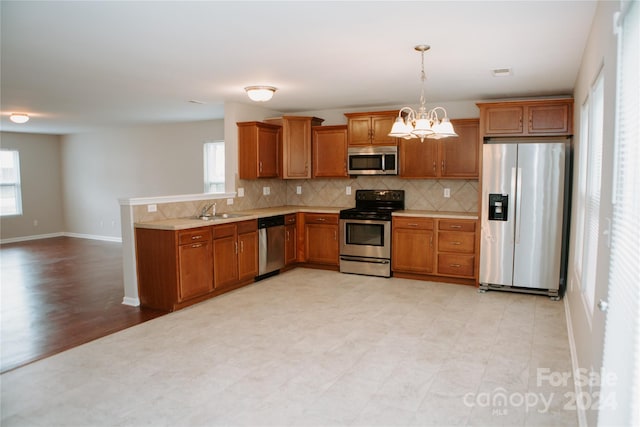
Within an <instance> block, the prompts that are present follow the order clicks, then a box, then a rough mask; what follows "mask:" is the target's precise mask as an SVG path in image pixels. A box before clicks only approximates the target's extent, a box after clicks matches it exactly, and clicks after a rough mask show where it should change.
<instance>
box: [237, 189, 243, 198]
mask: <svg viewBox="0 0 640 427" xmlns="http://www.w3.org/2000/svg"><path fill="white" fill-rule="evenodd" d="M238 197H244V188H243V187H240V188H238Z"/></svg>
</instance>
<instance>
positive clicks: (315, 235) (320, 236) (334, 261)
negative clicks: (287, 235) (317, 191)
mask: <svg viewBox="0 0 640 427" xmlns="http://www.w3.org/2000/svg"><path fill="white" fill-rule="evenodd" d="M304 243H305V262H307V263H310V264H319V265H327V266H333V267H337V266H338V265H339V263H340V258H339V251H340V243H339V239H338V215H337V214H320V213H306V214H304Z"/></svg>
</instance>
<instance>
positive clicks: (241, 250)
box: [240, 240, 244, 253]
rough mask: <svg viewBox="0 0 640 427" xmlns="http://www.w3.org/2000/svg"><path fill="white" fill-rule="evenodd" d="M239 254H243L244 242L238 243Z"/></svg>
mask: <svg viewBox="0 0 640 427" xmlns="http://www.w3.org/2000/svg"><path fill="white" fill-rule="evenodd" d="M240 252H241V253H244V240H242V241H241V242H240Z"/></svg>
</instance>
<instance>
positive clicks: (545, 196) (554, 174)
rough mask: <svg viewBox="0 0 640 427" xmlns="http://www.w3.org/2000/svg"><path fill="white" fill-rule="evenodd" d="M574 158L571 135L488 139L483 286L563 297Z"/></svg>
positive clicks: (484, 165) (484, 161) (484, 173)
mask: <svg viewBox="0 0 640 427" xmlns="http://www.w3.org/2000/svg"><path fill="white" fill-rule="evenodd" d="M570 159H571V155H570V144H569V140H568V139H562V140H558V139H555V140H553V141H544V142H541V140H540V139H534V140H525V139H522V140H515V141H505V140H490V139H489V140H487V141H485V143H484V144H483V159H482V213H481V220H482V222H481V242H480V276H479V282H480V291H486V290H507V291H515V292H526V293H536V294H543V295H548V296H549V297H551V298H553V299H558V298H559V297H560V296H562V294H563V293H564V288H565V287H566V284H565V281H566V256H567V233H568V218H569V202H568V201H569V197H570V194H569V192H570V187H569V183H570V181H569V180H570V176H569V175H570V172H571V162H570Z"/></svg>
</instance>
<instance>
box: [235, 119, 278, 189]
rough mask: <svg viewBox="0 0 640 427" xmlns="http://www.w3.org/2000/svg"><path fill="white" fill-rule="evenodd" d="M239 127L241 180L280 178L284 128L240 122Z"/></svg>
mask: <svg viewBox="0 0 640 427" xmlns="http://www.w3.org/2000/svg"><path fill="white" fill-rule="evenodd" d="M237 125H238V169H239V170H238V174H239V176H240V179H255V178H277V177H279V176H280V175H281V165H280V161H279V158H280V153H281V150H280V132H281V131H282V126H278V125H272V124H268V123H262V122H238V123H237Z"/></svg>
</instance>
